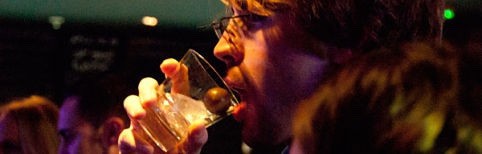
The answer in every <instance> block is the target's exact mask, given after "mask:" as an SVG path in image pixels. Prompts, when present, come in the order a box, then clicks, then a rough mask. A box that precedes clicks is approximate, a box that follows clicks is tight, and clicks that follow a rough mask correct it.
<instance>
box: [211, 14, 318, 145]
mask: <svg viewBox="0 0 482 154" xmlns="http://www.w3.org/2000/svg"><path fill="white" fill-rule="evenodd" d="M247 13H248V12H241V11H238V10H234V16H237V15H243V14H247ZM287 18H288V15H286V14H276V15H274V16H270V17H268V18H266V19H263V20H259V21H250V20H246V19H242V18H233V19H231V21H230V22H229V24H228V27H227V29H226V31H225V32H224V33H223V35H222V37H221V39H220V40H219V42H218V44H217V45H216V47H215V49H214V54H215V55H216V57H218V58H219V59H221V60H223V61H224V62H225V63H226V64H227V65H228V71H227V76H226V78H225V80H226V82H227V83H228V84H229V85H230V86H231V87H232V88H233V89H235V90H236V91H237V92H239V94H240V97H241V106H242V107H241V108H239V110H238V112H236V113H234V116H235V118H236V119H237V120H238V121H240V122H242V123H243V140H244V142H246V143H247V144H248V145H250V146H252V147H257V146H272V145H278V144H287V143H289V139H290V137H291V119H292V116H293V112H294V110H295V108H296V106H297V105H296V104H297V102H298V101H300V100H301V99H303V98H305V97H307V96H309V95H310V94H311V92H312V91H313V90H314V88H315V87H316V86H317V84H318V82H319V81H320V78H321V77H322V76H323V70H324V69H325V68H326V61H324V60H323V59H322V58H319V57H318V56H315V55H314V54H311V53H310V51H307V48H303V50H301V48H299V47H300V46H299V45H300V43H303V42H302V41H300V40H296V39H297V37H298V36H302V35H300V32H299V31H297V28H296V26H294V25H292V23H290V22H287V20H286V19H287Z"/></svg>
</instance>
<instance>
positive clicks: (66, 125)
mask: <svg viewBox="0 0 482 154" xmlns="http://www.w3.org/2000/svg"><path fill="white" fill-rule="evenodd" d="M78 103H79V101H78V98H77V97H68V98H67V99H65V101H64V104H63V105H62V107H61V108H60V117H59V123H58V127H57V129H58V132H59V134H60V136H61V142H60V149H59V153H61V154H79V153H81V154H100V153H102V142H101V139H100V135H99V133H98V129H96V128H95V127H94V126H93V125H92V124H90V123H88V122H87V121H85V120H84V119H82V118H81V117H80V116H79V115H78Z"/></svg>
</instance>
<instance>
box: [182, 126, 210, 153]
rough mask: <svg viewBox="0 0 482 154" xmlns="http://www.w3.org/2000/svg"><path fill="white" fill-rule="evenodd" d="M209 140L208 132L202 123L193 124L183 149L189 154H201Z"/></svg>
mask: <svg viewBox="0 0 482 154" xmlns="http://www.w3.org/2000/svg"><path fill="white" fill-rule="evenodd" d="M207 140H208V131H207V129H206V127H205V126H204V123H202V122H196V123H193V124H192V125H191V126H189V134H188V137H187V138H186V140H185V141H184V143H182V146H183V147H182V149H183V150H184V152H185V153H187V154H197V153H201V149H202V147H203V146H204V144H206V142H207Z"/></svg>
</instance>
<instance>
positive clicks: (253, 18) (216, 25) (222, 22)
mask: <svg viewBox="0 0 482 154" xmlns="http://www.w3.org/2000/svg"><path fill="white" fill-rule="evenodd" d="M234 18H243V19H247V20H245V21H249V22H259V21H262V20H264V19H266V16H260V15H256V14H243V15H237V16H231V17H223V18H220V19H219V20H216V21H214V22H213V23H212V24H211V27H212V28H213V29H214V32H215V33H216V36H217V37H218V38H221V37H222V36H223V33H224V31H225V30H226V28H227V27H228V24H229V21H230V20H231V19H234Z"/></svg>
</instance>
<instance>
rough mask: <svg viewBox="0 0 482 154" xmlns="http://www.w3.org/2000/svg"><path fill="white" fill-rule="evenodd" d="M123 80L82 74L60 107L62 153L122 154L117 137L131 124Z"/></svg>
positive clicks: (115, 77)
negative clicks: (120, 153) (124, 98)
mask: <svg viewBox="0 0 482 154" xmlns="http://www.w3.org/2000/svg"><path fill="white" fill-rule="evenodd" d="M122 84H123V81H122V80H121V78H119V77H117V76H115V75H105V76H103V75H92V76H86V77H82V78H81V79H80V80H79V81H77V83H75V84H74V85H73V86H71V87H70V88H69V90H68V92H67V94H66V96H65V99H64V101H63V104H62V106H61V108H60V117H59V123H58V127H57V129H58V133H59V134H60V136H61V143H60V149H59V153H61V154H78V153H81V154H118V153H119V150H118V146H117V139H118V137H119V134H120V133H121V131H122V130H123V129H124V128H126V127H127V124H128V118H127V115H126V113H125V111H124V110H123V106H122V98H123V97H125V96H127V94H125V93H126V91H124V90H125V88H122Z"/></svg>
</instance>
